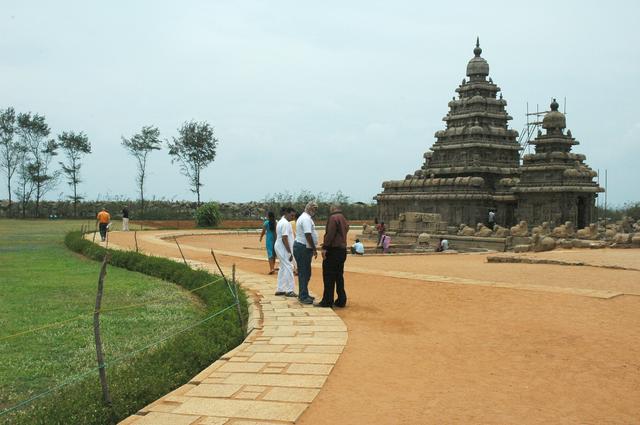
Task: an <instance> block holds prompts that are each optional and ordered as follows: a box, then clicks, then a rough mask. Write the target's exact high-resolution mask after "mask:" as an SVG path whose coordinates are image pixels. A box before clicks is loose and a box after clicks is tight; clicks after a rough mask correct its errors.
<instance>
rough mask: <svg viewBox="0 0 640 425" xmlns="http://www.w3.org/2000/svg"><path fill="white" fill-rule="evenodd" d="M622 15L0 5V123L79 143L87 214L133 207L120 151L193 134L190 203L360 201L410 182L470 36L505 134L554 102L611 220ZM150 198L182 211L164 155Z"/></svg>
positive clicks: (617, 184) (625, 174)
mask: <svg viewBox="0 0 640 425" xmlns="http://www.w3.org/2000/svg"><path fill="white" fill-rule="evenodd" d="M638 16H640V2H637V1H610V2H602V1H589V0H587V1H562V2H560V1H537V2H513V1H484V2H471V1H458V2H437V3H434V2H425V1H418V0H416V1H408V0H407V1H402V0H399V1H394V2H391V1H386V2H382V1H372V0H369V1H348V2H346V1H331V0H329V1H324V2H303V1H277V0H275V1H252V0H246V1H226V0H218V1H195V0H193V1H189V0H187V1H182V2H176V1H160V0H156V1H146V0H139V1H120V0H114V1H109V2H90V1H64V0H61V1H56V2H49V1H44V0H41V1H29V0H23V1H20V2H16V1H9V0H0V108H2V109H4V108H6V107H9V106H12V107H14V108H15V109H16V111H18V112H27V111H31V112H34V113H39V114H43V115H45V116H46V119H47V122H48V123H49V125H50V127H51V129H52V134H54V135H57V134H59V133H61V132H62V131H84V132H85V133H86V134H87V135H88V136H89V139H90V141H91V143H92V146H93V153H92V154H91V155H89V156H87V157H86V158H85V160H84V162H83V168H82V171H81V173H82V178H83V180H84V182H83V183H82V184H81V187H80V192H81V193H83V194H84V195H85V196H86V197H87V198H89V199H96V198H98V199H104V198H105V197H116V196H123V197H129V198H133V199H135V198H136V196H137V193H136V185H135V175H136V166H135V162H134V159H133V158H132V157H130V156H128V155H127V153H126V151H125V150H124V148H123V147H122V146H121V137H122V136H124V137H130V136H131V135H133V134H135V133H137V132H139V131H140V129H141V128H142V126H145V125H155V126H157V127H158V128H159V129H160V132H161V137H162V138H163V139H165V140H170V139H171V138H172V137H174V136H176V134H177V129H178V127H180V126H181V125H182V123H184V122H185V121H188V120H197V121H207V122H209V123H210V124H211V125H213V126H214V128H215V134H216V137H217V138H218V139H219V146H218V152H217V157H216V159H215V162H213V163H212V164H211V165H210V166H209V167H208V168H207V169H206V170H205V172H204V173H203V182H204V184H205V186H204V187H203V188H202V198H203V200H217V201H221V202H230V201H236V202H241V201H250V200H260V199H263V198H264V197H265V196H266V195H268V194H273V193H279V192H280V193H281V192H290V193H296V192H299V191H300V190H303V189H304V190H309V191H311V192H313V193H320V192H323V193H335V192H337V191H342V192H343V193H344V194H346V195H348V196H349V197H350V198H351V200H353V201H362V202H371V201H372V197H373V196H375V195H376V194H377V193H379V192H380V191H381V184H382V182H383V181H385V180H394V179H403V178H404V176H405V175H406V174H409V173H413V172H414V171H415V170H416V169H419V168H420V167H421V165H422V162H423V159H422V155H423V153H424V152H425V151H427V150H428V149H429V147H430V146H431V145H432V144H433V142H434V141H435V138H434V136H433V135H434V133H435V132H436V131H438V130H441V129H443V128H444V127H445V123H444V122H443V121H442V117H443V116H444V115H446V113H447V109H448V108H447V102H448V101H449V100H450V99H451V98H452V96H454V95H455V89H456V87H457V86H458V85H459V84H460V82H461V81H462V78H463V77H465V70H466V65H467V62H468V61H469V59H471V58H472V57H473V48H474V46H475V41H476V37H480V45H481V47H482V49H483V53H482V56H483V57H484V58H485V59H486V60H487V61H488V63H489V65H490V77H491V78H492V79H493V81H494V82H495V83H496V84H498V85H499V86H500V87H501V88H502V93H503V95H504V98H505V100H506V101H507V103H508V104H507V111H508V113H509V114H510V115H511V116H512V117H513V120H512V121H511V122H510V125H509V126H510V128H513V129H515V130H518V131H519V132H521V131H522V129H523V127H524V125H525V123H526V116H525V113H526V111H527V104H528V105H529V110H531V111H533V110H536V108H539V109H540V110H547V109H548V106H549V103H550V102H551V98H553V97H555V98H557V99H558V100H559V102H560V104H561V108H562V105H563V104H564V99H565V98H566V112H567V127H568V128H569V129H571V131H572V134H573V137H575V138H576V139H577V140H578V141H579V142H580V145H578V146H576V147H574V151H575V152H578V153H583V154H585V155H586V156H587V163H588V165H590V166H591V167H592V168H593V169H594V170H600V174H601V184H602V185H604V174H605V173H604V170H607V188H608V193H607V198H608V203H609V205H620V204H622V203H624V202H627V201H639V200H640V184H638V182H640V166H639V165H640V163H639V162H638V158H639V157H638V152H639V150H638V147H639V146H640V143H639V142H640V114H639V112H640V108H639V106H638V100H639V99H640V82H639V81H640V80H639V77H640V31H639V30H638V22H637V17H638ZM3 177H4V176H3ZM4 186H5V185H4V184H2V185H1V186H0V187H2V189H0V198H6V196H7V193H6V189H5V188H4ZM69 193H70V188H69V187H68V186H67V185H66V184H65V183H64V182H60V184H59V185H58V187H57V188H56V189H55V190H53V191H52V192H51V193H50V194H49V195H48V198H49V199H58V198H63V197H65V196H67V195H69ZM153 197H156V198H165V199H181V200H182V199H185V200H189V199H193V200H195V195H194V194H192V193H191V192H190V191H189V186H188V182H187V179H186V178H185V177H184V176H182V175H181V174H180V172H179V168H178V166H177V164H171V160H170V157H169V155H168V151H167V149H166V147H165V148H164V149H163V150H161V151H156V152H153V153H152V154H151V155H150V159H149V165H148V180H147V184H146V187H145V198H153ZM600 199H601V201H600V202H602V200H603V199H604V196H603V195H600Z"/></svg>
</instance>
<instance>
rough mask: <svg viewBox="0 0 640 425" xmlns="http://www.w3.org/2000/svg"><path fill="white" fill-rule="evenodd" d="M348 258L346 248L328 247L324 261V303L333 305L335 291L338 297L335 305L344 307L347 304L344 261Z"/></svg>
mask: <svg viewBox="0 0 640 425" xmlns="http://www.w3.org/2000/svg"><path fill="white" fill-rule="evenodd" d="M346 260H347V250H346V249H344V248H329V249H327V255H326V258H325V259H324V260H323V261H322V280H323V282H324V294H323V295H322V304H326V305H333V304H334V302H333V294H334V291H335V292H336V293H337V295H338V298H336V300H335V305H337V306H339V307H344V306H345V305H346V304H347V293H346V292H344V262H345V261H346Z"/></svg>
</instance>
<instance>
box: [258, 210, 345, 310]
mask: <svg viewBox="0 0 640 425" xmlns="http://www.w3.org/2000/svg"><path fill="white" fill-rule="evenodd" d="M317 212H318V204H316V203H315V202H309V203H307V205H306V206H305V208H304V212H303V213H302V214H300V216H299V217H298V218H297V220H296V232H295V235H294V232H293V226H292V225H291V221H293V220H294V219H295V217H296V211H295V210H294V209H293V208H291V207H285V208H282V210H281V218H280V220H279V221H278V222H277V223H276V222H275V215H274V214H273V213H272V212H270V213H269V214H268V219H267V220H266V221H265V222H264V225H263V229H262V234H261V235H260V240H261V241H262V238H263V237H264V236H265V235H266V248H267V255H268V257H269V267H270V271H269V274H273V273H275V271H276V270H277V271H278V286H277V289H276V293H275V295H284V296H286V297H297V298H298V300H299V301H300V302H301V303H302V304H314V300H315V298H314V297H312V296H311V295H310V294H309V280H311V262H312V261H313V259H314V258H317V257H318V250H319V249H320V251H321V255H322V280H323V283H324V291H323V295H322V300H321V301H320V302H318V303H315V304H314V305H315V306H316V307H333V306H336V307H344V306H345V305H346V304H347V294H346V292H345V290H344V263H345V261H346V259H347V233H348V232H349V223H348V222H347V219H346V218H345V217H344V215H343V214H342V210H341V208H340V206H339V205H332V206H331V208H330V214H329V217H328V219H327V223H326V227H325V235H324V238H323V241H322V245H321V246H320V247H319V246H318V233H317V232H316V228H315V222H314V221H313V217H314V216H315V215H316V213H317ZM276 258H277V259H278V261H279V262H280V267H279V269H276V267H275V260H276ZM295 266H297V273H298V293H297V294H296V293H295V291H294V286H295V278H294V268H295ZM334 295H337V297H336V298H335V299H334Z"/></svg>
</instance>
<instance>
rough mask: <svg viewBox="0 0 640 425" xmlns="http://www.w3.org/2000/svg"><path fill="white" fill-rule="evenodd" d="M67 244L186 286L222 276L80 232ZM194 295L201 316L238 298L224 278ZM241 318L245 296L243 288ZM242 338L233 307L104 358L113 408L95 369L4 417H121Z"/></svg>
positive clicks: (44, 420)
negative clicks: (113, 246) (106, 244)
mask: <svg viewBox="0 0 640 425" xmlns="http://www.w3.org/2000/svg"><path fill="white" fill-rule="evenodd" d="M65 245H66V246H67V247H68V248H69V249H70V250H72V251H75V252H78V253H80V254H83V255H85V256H86V257H89V258H91V259H94V260H98V261H101V260H102V259H103V258H104V255H105V254H106V253H107V252H109V254H111V260H110V261H109V264H111V265H112V266H117V267H122V268H126V269H128V270H132V271H136V272H141V273H145V274H148V275H151V276H155V277H158V278H161V279H164V280H167V281H170V282H174V283H177V284H178V285H181V286H183V287H184V288H185V289H195V288H197V287H200V286H202V285H204V284H206V283H209V282H212V281H214V280H216V279H218V277H217V276H214V275H212V274H210V273H208V272H206V271H202V270H193V269H191V268H190V267H188V266H185V265H184V264H182V263H177V262H174V261H171V260H168V259H165V258H160V257H150V256H146V255H143V254H139V253H135V252H127V251H114V250H107V249H105V248H102V247H100V246H98V245H95V244H93V243H91V242H90V241H88V240H85V239H84V238H83V237H82V234H81V233H80V232H70V233H69V234H67V236H66V237H65ZM194 295H196V296H198V297H200V298H201V299H202V300H203V302H204V303H205V304H206V311H205V312H204V313H203V316H202V319H201V320H204V319H206V318H208V317H210V316H211V315H212V314H213V313H215V312H219V311H221V310H222V309H224V308H225V307H228V306H230V305H233V303H234V302H235V300H234V298H233V296H232V295H231V294H230V292H229V290H228V288H227V286H226V283H225V282H224V281H219V282H217V283H215V284H212V285H209V286H207V287H205V288H203V289H201V290H199V291H197V292H194ZM239 296H240V304H241V311H242V314H243V320H244V321H245V323H246V320H247V301H246V297H245V295H244V293H242V292H240V293H239ZM243 339H244V331H243V329H242V328H241V326H240V325H239V323H238V316H237V313H236V309H235V308H231V309H229V310H227V311H225V312H224V313H222V314H219V315H217V316H215V317H213V318H211V319H208V320H206V321H205V322H204V323H202V325H200V326H194V327H193V328H191V329H189V330H187V331H185V332H181V333H178V334H175V335H174V336H172V337H171V338H169V339H167V340H166V341H164V342H162V343H160V344H158V345H156V346H153V347H150V348H147V349H141V351H140V352H139V353H132V355H131V357H129V358H126V359H109V358H107V359H106V366H107V377H108V380H109V387H110V392H111V397H112V399H113V410H110V409H108V408H107V407H105V406H104V404H103V403H102V392H101V388H100V384H99V381H98V373H97V370H96V371H95V373H93V372H92V373H89V374H88V376H86V377H84V378H82V379H80V380H78V381H77V382H75V383H73V384H70V385H67V386H65V387H62V388H61V389H59V390H56V391H55V392H53V393H52V394H49V395H47V396H45V397H42V398H40V399H38V400H36V401H34V402H33V403H32V404H31V405H29V406H28V407H25V408H23V409H22V410H18V411H16V412H14V413H11V414H9V415H8V417H4V418H2V419H3V420H4V419H8V420H9V423H17V424H72V423H73V424H76V423H77V424H107V423H115V421H120V420H122V419H124V418H126V417H127V416H129V415H131V414H133V413H135V412H136V411H137V410H139V409H140V408H142V407H144V406H146V405H147V404H149V403H151V402H153V401H154V400H156V399H158V398H159V397H161V396H163V395H165V394H166V393H168V392H170V391H172V390H173V389H175V388H177V387H179V386H180V385H182V384H184V383H186V382H188V380H189V379H191V378H192V377H193V376H194V375H196V374H197V373H198V372H200V371H201V370H202V369H204V368H205V367H207V366H208V365H209V364H211V363H212V362H213V361H215V360H217V359H218V358H219V357H220V356H221V355H222V354H224V353H226V352H228V351H229V350H230V349H232V348H233V347H236V346H237V345H238V344H240V343H241V342H242V340H243Z"/></svg>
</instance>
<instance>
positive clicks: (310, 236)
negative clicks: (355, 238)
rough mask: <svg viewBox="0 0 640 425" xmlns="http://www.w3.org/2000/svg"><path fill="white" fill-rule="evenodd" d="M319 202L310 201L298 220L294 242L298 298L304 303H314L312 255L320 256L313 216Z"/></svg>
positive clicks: (314, 256)
mask: <svg viewBox="0 0 640 425" xmlns="http://www.w3.org/2000/svg"><path fill="white" fill-rule="evenodd" d="M317 211H318V204H316V203H315V202H313V201H312V202H309V203H307V205H306V206H305V207H304V212H303V213H302V214H300V217H298V220H297V221H296V241H295V243H294V244H293V256H294V257H295V259H296V264H297V265H298V299H299V300H300V302H301V303H302V304H313V300H314V297H312V296H310V295H309V280H310V279H311V257H312V256H313V258H318V250H317V248H316V247H317V245H318V234H317V233H316V225H315V223H314V222H313V216H314V215H315V214H316V212H317Z"/></svg>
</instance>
